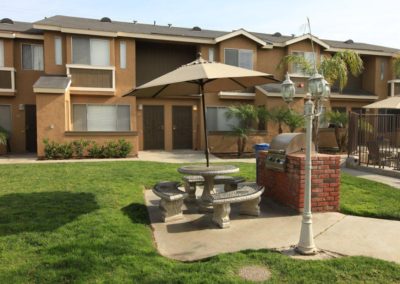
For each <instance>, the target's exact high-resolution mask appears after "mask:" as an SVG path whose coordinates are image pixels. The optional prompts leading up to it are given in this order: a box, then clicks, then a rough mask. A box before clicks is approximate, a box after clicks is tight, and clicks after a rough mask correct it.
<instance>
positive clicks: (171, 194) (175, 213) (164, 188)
mask: <svg viewBox="0 0 400 284" xmlns="http://www.w3.org/2000/svg"><path fill="white" fill-rule="evenodd" d="M179 186H180V183H179V182H175V181H164V182H159V183H157V184H156V185H155V186H154V187H153V192H154V194H155V195H157V196H158V197H160V198H161V200H160V204H159V208H160V210H161V216H162V219H163V221H164V222H169V221H174V220H179V219H181V218H182V217H183V215H182V205H183V200H184V199H185V198H187V197H188V194H187V193H186V192H183V191H181V190H179V189H178V187H179Z"/></svg>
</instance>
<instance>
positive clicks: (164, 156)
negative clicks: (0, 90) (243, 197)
mask: <svg viewBox="0 0 400 284" xmlns="http://www.w3.org/2000/svg"><path fill="white" fill-rule="evenodd" d="M115 161H153V162H164V163H175V164H182V163H205V162H206V159H205V156H204V152H203V151H193V150H175V151H171V152H167V151H139V154H138V157H135V158H124V159H70V160H38V159H37V157H36V155H35V154H20V155H14V154H10V155H4V156H0V164H34V163H82V162H83V163H84V162H115ZM210 162H212V163H226V162H242V163H254V164H255V163H256V159H255V158H249V159H221V158H218V157H216V156H214V155H212V154H210Z"/></svg>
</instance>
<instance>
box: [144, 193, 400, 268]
mask: <svg viewBox="0 0 400 284" xmlns="http://www.w3.org/2000/svg"><path fill="white" fill-rule="evenodd" d="M221 190H222V188H221ZM197 194H198V195H200V194H201V192H198V193H197ZM144 195H145V201H146V205H147V206H148V207H147V208H148V211H149V215H150V221H151V226H152V228H153V234H154V239H155V242H156V246H157V249H158V251H159V252H160V254H161V255H163V256H165V257H168V258H172V259H176V260H181V261H193V260H199V259H203V258H207V257H211V256H214V255H217V254H220V253H228V252H237V251H241V250H246V249H277V250H281V251H283V253H285V251H288V248H290V247H292V246H295V245H296V244H297V242H298V240H299V235H300V226H301V218H302V216H301V215H298V214H296V213H295V212H293V211H292V210H291V209H289V208H286V207H282V206H279V205H277V204H275V203H273V202H271V201H269V200H266V199H265V197H263V200H262V201H261V216H260V217H258V218H257V217H247V216H241V215H239V214H238V212H239V210H238V209H239V208H238V206H237V204H233V205H232V211H231V214H230V217H231V226H230V228H227V229H220V228H218V227H217V226H216V225H214V224H213V223H212V221H211V218H212V215H211V214H199V213H198V211H197V206H196V205H195V204H190V205H189V207H187V206H186V205H184V211H183V213H184V217H183V219H182V220H179V221H175V222H171V223H163V222H162V221H161V214H160V210H159V208H158V201H159V199H158V197H157V196H155V195H154V194H153V192H152V191H151V190H145V192H144ZM313 227H314V236H315V243H316V246H317V247H318V248H319V249H321V250H323V251H325V252H327V253H329V252H332V253H333V254H334V255H350V256H355V255H363V256H370V257H375V258H380V259H383V260H388V261H394V262H397V263H400V238H399V232H400V221H390V220H382V219H374V218H364V217H355V216H348V215H344V214H341V213H337V212H329V213H316V214H313ZM289 250H290V249H289ZM304 258H305V259H320V258H321V257H317V258H315V257H308V258H307V257H304ZM322 258H323V257H322Z"/></svg>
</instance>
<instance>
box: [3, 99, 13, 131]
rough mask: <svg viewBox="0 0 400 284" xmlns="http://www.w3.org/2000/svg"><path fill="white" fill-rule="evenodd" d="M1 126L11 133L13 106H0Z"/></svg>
mask: <svg viewBox="0 0 400 284" xmlns="http://www.w3.org/2000/svg"><path fill="white" fill-rule="evenodd" d="M0 126H1V127H2V128H4V129H5V130H7V131H9V132H11V129H12V125H11V106H9V105H0Z"/></svg>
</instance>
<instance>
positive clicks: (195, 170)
mask: <svg viewBox="0 0 400 284" xmlns="http://www.w3.org/2000/svg"><path fill="white" fill-rule="evenodd" d="M178 172H180V173H181V174H188V175H201V176H216V175H224V174H232V173H237V172H239V168H238V167H236V166H230V165H211V166H209V167H207V166H205V165H204V166H202V165H190V166H183V167H180V168H178Z"/></svg>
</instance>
